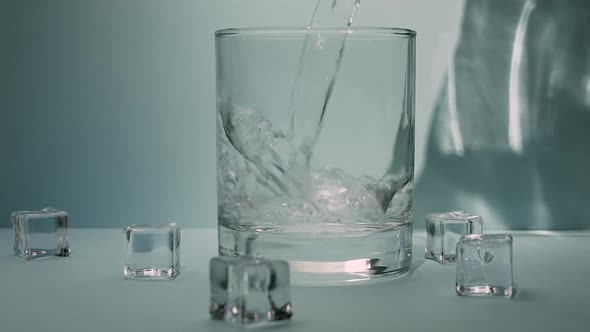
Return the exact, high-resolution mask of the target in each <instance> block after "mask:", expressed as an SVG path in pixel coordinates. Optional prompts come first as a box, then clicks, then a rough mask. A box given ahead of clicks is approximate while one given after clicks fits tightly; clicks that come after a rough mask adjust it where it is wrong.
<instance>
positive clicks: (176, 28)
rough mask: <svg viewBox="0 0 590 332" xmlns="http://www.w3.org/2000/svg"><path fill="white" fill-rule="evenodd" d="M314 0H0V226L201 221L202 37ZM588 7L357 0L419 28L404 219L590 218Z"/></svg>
mask: <svg viewBox="0 0 590 332" xmlns="http://www.w3.org/2000/svg"><path fill="white" fill-rule="evenodd" d="M314 5H315V0H305V1H292V0H256V1H254V0H250V1H244V0H220V1H213V0H210V1H204V0H196V1H185V0H172V1H155V0H126V1H120V0H103V1H80V0H53V1H10V0H0V158H1V159H0V227H8V226H9V225H10V222H9V218H8V215H9V213H10V212H11V211H13V210H23V209H39V208H42V207H44V206H54V207H56V208H61V209H65V210H67V211H68V212H70V214H71V226H72V227H122V226H124V225H128V224H131V223H160V222H165V221H176V222H177V223H179V224H181V225H182V226H183V227H196V228H212V227H215V225H216V209H215V206H216V201H215V200H216V198H215V197H216V195H215V190H216V183H215V181H216V174H215V125H214V123H215V121H214V120H215V118H214V116H215V91H214V84H215V77H214V63H215V61H214V47H213V46H214V37H213V32H214V30H216V29H220V28H226V27H247V26H279V25H282V26H287V25H291V26H293V25H298V26H302V25H306V24H307V22H308V21H309V17H310V15H311V13H312V11H313V8H314ZM527 13H528V14H527ZM589 13H590V3H589V2H587V1H585V0H572V1H570V2H568V5H567V6H566V5H561V2H556V1H552V0H509V1H505V2H499V1H494V0H464V1H453V0H447V1H435V0H415V1H411V0H396V1H393V0H371V1H363V2H362V4H361V8H360V11H359V13H358V17H357V19H356V21H355V25H356V26H398V27H406V28H410V29H414V30H416V31H417V32H418V38H417V91H416V177H417V181H416V196H415V198H416V199H415V204H414V205H415V220H416V221H417V223H416V225H418V226H422V225H423V220H424V219H423V218H424V215H425V214H426V213H427V212H433V211H442V210H454V209H459V208H463V209H466V210H469V211H470V212H472V213H476V214H480V215H482V216H483V217H484V219H485V220H486V225H487V227H488V228H518V229H526V228H541V229H547V228H560V229H580V228H588V227H590V205H589V204H587V202H588V201H590V176H589V172H590V171H589V170H590V152H589V151H590V150H588V148H587V142H588V141H589V140H590V132H589V131H587V127H588V124H589V123H590V60H588V59H590V17H589V15H590V14H589ZM523 17H524V18H526V17H529V18H530V20H523ZM517 31H521V32H525V37H524V38H523V39H522V40H521V41H520V42H519V41H518V40H517V33H516V32H517ZM547 45H551V47H548V46H547ZM456 46H457V47H456ZM455 50H456V51H455ZM515 54H521V55H520V57H519V58H516V57H515ZM515 59H517V60H518V65H517V66H514V65H513V64H514V61H515ZM451 65H452V66H451ZM448 73H450V74H452V75H450V74H448ZM517 74H518V75H517ZM515 77H516V78H519V80H518V82H519V87H520V90H519V91H520V94H518V95H511V94H510V86H509V81H510V79H512V78H515ZM269 94H272V92H271V91H269ZM453 102H454V103H453ZM514 103H516V104H518V105H519V106H520V107H519V110H520V113H518V114H517V117H518V118H519V119H520V121H521V124H520V125H519V126H517V127H516V128H517V129H518V130H519V133H520V134H522V140H523V142H522V144H523V146H522V148H521V149H520V150H519V149H517V148H515V147H514V146H513V145H510V144H509V143H507V139H510V137H509V135H507V133H508V128H509V127H510V126H509V123H510V121H512V120H513V117H512V115H513V113H512V111H513V110H512V109H511V108H510V105H513V104H514ZM455 106H456V107H455ZM392 130H393V128H392ZM455 130H457V131H458V132H459V138H460V139H457V137H455V134H456V132H455ZM457 142H460V143H461V144H460V145H459V144H458V143H457ZM351 158H354V156H351Z"/></svg>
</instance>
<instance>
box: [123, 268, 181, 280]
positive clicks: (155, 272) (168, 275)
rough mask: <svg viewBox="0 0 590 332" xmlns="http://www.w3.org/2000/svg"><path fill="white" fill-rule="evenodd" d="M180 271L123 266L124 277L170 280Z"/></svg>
mask: <svg viewBox="0 0 590 332" xmlns="http://www.w3.org/2000/svg"><path fill="white" fill-rule="evenodd" d="M179 273H180V270H179V269H174V268H169V269H156V268H145V269H136V268H131V267H129V266H125V267H124V268H123V275H124V276H125V279H138V280H172V279H174V278H176V276H177V275H178V274H179Z"/></svg>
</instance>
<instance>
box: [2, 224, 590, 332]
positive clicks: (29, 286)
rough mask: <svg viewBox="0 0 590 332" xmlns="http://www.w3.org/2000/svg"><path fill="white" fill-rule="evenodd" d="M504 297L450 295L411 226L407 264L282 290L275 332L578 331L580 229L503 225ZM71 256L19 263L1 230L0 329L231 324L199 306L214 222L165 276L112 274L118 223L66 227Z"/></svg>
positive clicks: (589, 269) (582, 287)
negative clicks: (386, 272) (348, 280)
mask: <svg viewBox="0 0 590 332" xmlns="http://www.w3.org/2000/svg"><path fill="white" fill-rule="evenodd" d="M512 234H513V235H514V278H515V281H516V282H517V283H518V292H517V295H516V296H515V297H514V298H513V299H489V298H463V297H459V296H457V295H455V291H454V282H455V266H454V265H446V266H445V265H439V264H437V263H435V262H433V261H425V260H424V258H423V252H424V243H425V238H424V236H425V235H424V233H423V231H416V234H415V235H414V243H415V245H414V250H415V254H414V262H413V268H412V273H411V274H409V275H407V276H405V277H402V278H398V279H394V280H387V281H377V282H371V283H367V284H355V285H351V286H339V287H307V288H299V287H297V288H293V289H292V300H293V304H294V316H293V319H292V321H291V322H290V323H287V324H284V325H280V326H279V328H280V329H281V330H283V331H364V330H367V331H429V330H432V329H436V330H437V331H453V332H458V331H478V332H481V331H536V332H538V331H587V330H588V326H589V325H590V324H588V322H587V321H588V318H587V317H586V315H587V313H588V308H589V307H590V288H588V275H590V258H589V257H588V253H589V252H590V232H560V233H552V234H545V233H543V232H536V233H535V232H513V233H512ZM70 239H71V245H72V255H71V256H70V257H68V258H52V259H44V260H38V261H31V262H27V261H24V260H22V259H20V258H18V257H15V256H13V255H12V230H9V229H2V230H0V246H1V247H2V248H4V249H2V250H1V253H0V267H1V268H2V273H0V287H1V288H0V290H1V291H0V331H3V332H13V331H60V332H66V331H76V332H79V331H85V332H92V331H200V332H206V331H235V329H234V328H232V327H230V326H226V325H225V324H224V323H222V322H218V321H212V320H210V319H209V315H208V301H209V283H208V261H209V258H210V257H212V256H214V255H216V245H217V234H216V230H196V229H195V230H186V229H184V230H183V234H182V244H181V265H182V266H183V269H184V270H183V272H182V273H181V274H180V275H179V277H178V278H177V279H175V280H173V281H164V282H145V281H144V282H142V281H128V280H124V279H123V276H122V261H123V248H124V240H123V232H122V231H121V230H114V229H100V230H99V229H87V230H79V229H75V230H70Z"/></svg>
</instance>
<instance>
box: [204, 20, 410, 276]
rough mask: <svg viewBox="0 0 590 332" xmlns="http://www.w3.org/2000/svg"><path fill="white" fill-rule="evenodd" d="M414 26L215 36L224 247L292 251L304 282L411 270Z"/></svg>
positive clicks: (228, 250)
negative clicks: (409, 27) (411, 27)
mask: <svg viewBox="0 0 590 332" xmlns="http://www.w3.org/2000/svg"><path fill="white" fill-rule="evenodd" d="M415 36H416V33H415V32H414V31H411V30H407V29H397V28H350V29H348V28H342V29H337V28H334V29H313V28H301V29H298V28H248V29H224V30H219V31H217V32H216V33H215V37H216V60H217V61H216V64H217V66H216V70H217V71H216V73H217V171H218V174H217V175H218V178H217V184H218V188H217V189H218V190H217V196H218V197H217V198H218V225H219V253H220V254H221V255H244V254H262V255H264V256H267V257H270V258H275V259H283V260H286V261H288V262H289V264H290V266H291V271H292V280H293V283H295V284H323V283H343V282H350V281H358V280H367V279H372V278H375V277H379V276H396V275H400V274H403V273H405V272H407V271H408V270H409V267H410V263H411V257H412V191H413V183H414V99H415V98H414V89H415Z"/></svg>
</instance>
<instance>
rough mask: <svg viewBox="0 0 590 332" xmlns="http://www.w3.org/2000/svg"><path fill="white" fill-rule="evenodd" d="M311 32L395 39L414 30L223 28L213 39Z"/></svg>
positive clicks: (300, 34) (410, 36)
mask: <svg viewBox="0 0 590 332" xmlns="http://www.w3.org/2000/svg"><path fill="white" fill-rule="evenodd" d="M313 32H324V33H330V34H347V35H348V36H351V37H353V38H354V36H359V37H397V38H408V39H411V38H414V37H416V35H417V33H416V31H414V30H411V29H406V28H395V27H340V28H337V27H336V28H306V27H249V28H225V29H220V30H216V31H215V37H294V36H295V37H297V36H304V35H306V34H309V33H313Z"/></svg>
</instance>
